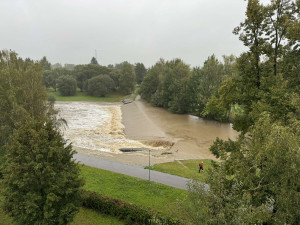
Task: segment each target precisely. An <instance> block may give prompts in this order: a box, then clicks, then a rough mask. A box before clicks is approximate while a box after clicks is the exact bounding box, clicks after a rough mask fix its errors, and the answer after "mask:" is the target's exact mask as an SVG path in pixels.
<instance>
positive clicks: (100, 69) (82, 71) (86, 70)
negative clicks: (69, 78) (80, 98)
mask: <svg viewBox="0 0 300 225" xmlns="http://www.w3.org/2000/svg"><path fill="white" fill-rule="evenodd" d="M111 71H112V69H109V68H107V67H105V66H100V65H96V64H87V65H77V66H75V68H74V71H73V74H74V75H75V77H76V81H77V85H78V87H79V88H80V91H81V92H82V91H84V90H85V87H87V81H88V80H89V79H91V78H92V77H95V76H99V75H104V74H109V73H110V72H111Z"/></svg>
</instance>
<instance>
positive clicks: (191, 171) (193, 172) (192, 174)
mask: <svg viewBox="0 0 300 225" xmlns="http://www.w3.org/2000/svg"><path fill="white" fill-rule="evenodd" d="M201 161H203V164H204V170H203V171H201V172H200V173H199V172H198V171H199V163H200V162H201ZM211 167H212V160H210V159H197V160H176V161H174V162H168V163H161V164H156V165H153V166H151V167H150V169H151V170H155V171H159V172H163V173H169V174H172V175H177V176H180V177H186V178H190V179H197V180H201V181H204V176H205V173H206V170H207V169H209V168H211ZM146 168H148V167H146Z"/></svg>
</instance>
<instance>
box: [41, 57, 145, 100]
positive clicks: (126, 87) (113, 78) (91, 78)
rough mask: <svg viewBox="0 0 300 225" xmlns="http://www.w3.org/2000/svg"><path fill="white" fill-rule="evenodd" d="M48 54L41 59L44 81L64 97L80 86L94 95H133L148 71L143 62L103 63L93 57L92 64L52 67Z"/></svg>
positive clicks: (74, 92) (83, 90) (71, 94)
mask: <svg viewBox="0 0 300 225" xmlns="http://www.w3.org/2000/svg"><path fill="white" fill-rule="evenodd" d="M45 60H46V61H47V59H46V58H45V57H44V58H43V59H42V60H41V61H40V62H41V65H42V66H43V68H44V73H43V83H44V85H45V86H46V87H47V88H49V87H52V88H53V89H54V91H56V90H57V89H58V91H59V93H60V94H61V95H62V96H73V95H75V94H76V90H77V88H79V89H80V91H81V92H86V93H87V94H88V95H90V96H97V97H104V96H105V95H106V94H109V93H112V92H116V91H118V92H120V93H123V94H130V93H132V92H133V91H134V89H135V85H136V83H138V84H140V83H141V81H142V80H143V78H144V76H145V74H146V68H145V66H144V64H143V63H136V64H135V65H132V64H130V63H128V62H126V61H125V62H123V63H120V64H116V65H115V66H113V65H109V66H101V65H99V64H98V62H97V60H96V59H95V58H94V57H93V58H92V60H91V63H90V64H85V65H76V66H74V68H73V69H72V70H69V69H67V68H55V69H51V64H50V63H49V62H48V63H47V62H45Z"/></svg>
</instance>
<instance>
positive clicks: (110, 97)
mask: <svg viewBox="0 0 300 225" xmlns="http://www.w3.org/2000/svg"><path fill="white" fill-rule="evenodd" d="M50 95H52V96H54V97H55V99H56V101H98V102H120V101H121V100H122V99H124V98H128V97H129V96H128V95H124V94H120V93H111V94H107V95H106V96H105V97H93V96H88V95H87V93H85V92H80V91H77V92H76V95H75V96H61V95H60V94H59V92H58V91H56V92H55V91H53V90H51V89H49V90H48V96H50Z"/></svg>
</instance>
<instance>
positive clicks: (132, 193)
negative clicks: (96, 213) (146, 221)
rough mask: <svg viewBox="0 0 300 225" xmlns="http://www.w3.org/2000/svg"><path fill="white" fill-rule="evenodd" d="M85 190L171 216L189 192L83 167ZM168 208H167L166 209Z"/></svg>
mask: <svg viewBox="0 0 300 225" xmlns="http://www.w3.org/2000/svg"><path fill="white" fill-rule="evenodd" d="M81 175H82V176H83V177H84V179H85V182H86V183H85V186H84V189H86V190H89V191H94V192H98V193H101V194H103V195H106V196H109V197H112V198H116V199H121V200H123V201H125V202H129V203H132V204H135V205H138V206H141V207H143V208H150V209H153V210H156V211H159V212H161V213H163V214H165V215H171V211H172V206H175V203H176V202H177V200H183V199H185V197H186V196H187V191H185V190H181V189H178V188H173V187H169V186H166V185H162V184H158V183H154V182H149V181H147V180H142V179H139V178H134V177H130V176H126V175H122V174H118V173H114V172H110V171H106V170H100V169H97V168H93V167H88V166H82V167H81ZM166 206H167V207H166Z"/></svg>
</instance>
